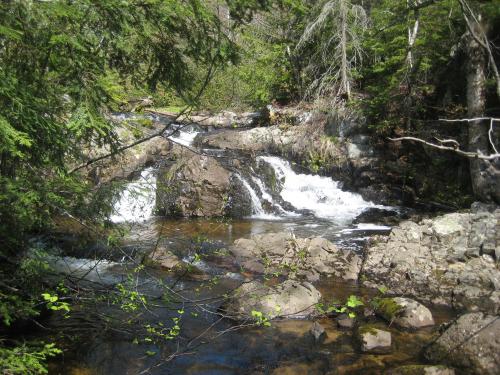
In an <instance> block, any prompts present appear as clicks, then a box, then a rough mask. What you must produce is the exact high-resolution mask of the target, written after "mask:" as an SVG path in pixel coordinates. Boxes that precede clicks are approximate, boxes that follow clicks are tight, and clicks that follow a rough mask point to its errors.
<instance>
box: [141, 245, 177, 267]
mask: <svg viewBox="0 0 500 375" xmlns="http://www.w3.org/2000/svg"><path fill="white" fill-rule="evenodd" d="M146 261H147V263H148V264H152V265H157V266H160V267H162V268H165V269H168V270H171V269H173V268H175V267H178V266H180V264H181V263H182V261H181V260H180V259H179V257H178V256H177V255H175V254H173V253H172V252H170V251H168V250H167V249H166V248H165V247H157V248H156V249H154V250H153V251H152V252H151V253H150V254H149V255H148V256H147V258H146Z"/></svg>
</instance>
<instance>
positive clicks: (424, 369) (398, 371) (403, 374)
mask: <svg viewBox="0 0 500 375" xmlns="http://www.w3.org/2000/svg"><path fill="white" fill-rule="evenodd" d="M386 375H455V370H454V369H452V368H450V367H446V366H442V365H436V366H429V365H406V366H400V367H396V368H394V369H391V370H389V371H387V372H386Z"/></svg>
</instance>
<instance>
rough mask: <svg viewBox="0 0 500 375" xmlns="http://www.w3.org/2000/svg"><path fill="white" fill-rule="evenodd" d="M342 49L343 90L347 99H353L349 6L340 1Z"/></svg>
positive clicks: (341, 71)
mask: <svg viewBox="0 0 500 375" xmlns="http://www.w3.org/2000/svg"><path fill="white" fill-rule="evenodd" d="M340 28H341V30H340V48H341V55H342V56H341V66H340V75H341V78H340V79H341V83H340V85H341V88H342V90H343V91H344V92H343V93H342V94H344V95H345V96H346V97H347V99H349V98H350V97H351V87H350V82H349V73H348V69H349V67H348V66H347V6H346V4H345V1H344V0H340Z"/></svg>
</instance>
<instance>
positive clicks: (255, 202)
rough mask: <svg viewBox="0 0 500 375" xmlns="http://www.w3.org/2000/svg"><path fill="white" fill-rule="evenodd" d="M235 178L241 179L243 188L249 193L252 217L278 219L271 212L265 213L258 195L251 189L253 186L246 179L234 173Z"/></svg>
mask: <svg viewBox="0 0 500 375" xmlns="http://www.w3.org/2000/svg"><path fill="white" fill-rule="evenodd" d="M235 176H236V178H237V179H238V180H240V181H241V183H242V184H243V186H244V187H245V189H246V190H247V191H248V194H250V199H251V200H252V211H253V212H252V218H255V219H270V220H276V219H279V216H275V215H272V214H268V213H266V211H265V210H264V208H263V207H262V203H261V201H260V198H259V196H258V195H257V193H256V192H255V190H254V189H253V187H252V186H251V185H250V184H249V183H248V181H247V180H245V179H244V178H243V177H242V176H241V175H239V174H235Z"/></svg>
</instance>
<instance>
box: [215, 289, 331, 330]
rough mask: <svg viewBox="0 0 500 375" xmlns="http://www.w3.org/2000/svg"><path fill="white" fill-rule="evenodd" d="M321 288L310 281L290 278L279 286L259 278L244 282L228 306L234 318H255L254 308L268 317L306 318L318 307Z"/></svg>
mask: <svg viewBox="0 0 500 375" xmlns="http://www.w3.org/2000/svg"><path fill="white" fill-rule="evenodd" d="M320 299H321V294H320V292H319V291H318V290H317V289H316V288H315V287H314V286H313V285H312V284H309V283H307V282H298V281H294V280H286V281H284V282H283V283H281V284H278V285H275V286H269V285H266V284H264V283H262V282H260V281H258V280H254V281H251V282H248V283H244V284H242V285H241V286H240V287H239V288H237V289H236V290H235V292H234V293H233V295H232V297H231V298H230V299H229V301H228V302H227V304H226V305H225V306H224V310H225V311H226V313H227V314H228V315H229V316H230V317H231V318H233V319H236V320H243V319H253V317H252V311H257V312H261V313H262V314H263V316H264V317H265V318H267V319H274V318H277V317H288V318H305V317H308V316H310V315H311V314H312V313H313V312H314V311H315V308H314V307H315V305H316V304H317V303H318V302H319V301H320Z"/></svg>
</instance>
